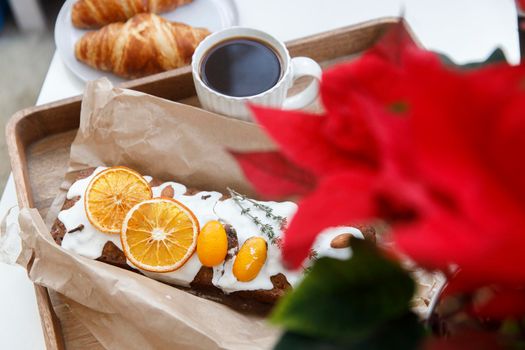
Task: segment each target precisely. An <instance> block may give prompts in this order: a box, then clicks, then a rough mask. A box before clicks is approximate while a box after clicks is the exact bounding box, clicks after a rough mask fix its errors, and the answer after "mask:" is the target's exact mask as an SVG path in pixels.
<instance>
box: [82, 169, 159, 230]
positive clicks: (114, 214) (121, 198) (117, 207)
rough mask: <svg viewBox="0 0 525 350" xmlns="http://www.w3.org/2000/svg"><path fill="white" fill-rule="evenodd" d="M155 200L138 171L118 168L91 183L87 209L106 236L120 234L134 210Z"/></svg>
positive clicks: (90, 217)
mask: <svg viewBox="0 0 525 350" xmlns="http://www.w3.org/2000/svg"><path fill="white" fill-rule="evenodd" d="M151 197H152V193H151V188H150V186H149V184H148V182H147V181H146V179H144V178H143V177H142V176H141V175H140V174H139V173H137V172H136V171H134V170H131V169H129V168H126V167H122V166H117V167H111V168H108V169H105V170H103V171H101V172H100V173H98V174H96V175H95V176H94V177H93V178H92V179H91V181H90V183H89V185H88V187H87V188H86V192H85V195H84V208H85V211H86V216H87V218H88V220H89V222H90V223H91V224H92V225H93V226H95V227H96V228H97V229H99V230H100V231H102V232H105V233H115V234H118V233H120V228H121V227H122V221H123V220H124V217H125V216H126V214H127V213H128V211H129V210H130V209H131V207H133V206H134V205H135V204H137V203H139V202H142V201H144V200H147V199H151Z"/></svg>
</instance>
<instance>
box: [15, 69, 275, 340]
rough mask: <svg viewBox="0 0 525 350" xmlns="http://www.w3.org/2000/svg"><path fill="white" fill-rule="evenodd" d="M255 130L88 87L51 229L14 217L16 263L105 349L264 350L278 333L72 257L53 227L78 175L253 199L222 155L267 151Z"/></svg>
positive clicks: (33, 213)
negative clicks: (95, 170)
mask: <svg viewBox="0 0 525 350" xmlns="http://www.w3.org/2000/svg"><path fill="white" fill-rule="evenodd" d="M273 148H274V146H273V144H272V143H271V142H270V141H269V139H268V138H267V137H266V136H265V135H264V133H263V132H262V131H261V130H260V129H259V128H258V127H257V126H256V125H255V124H252V123H247V122H243V121H239V120H234V119H230V118H226V117H222V116H219V115H216V114H212V113H209V112H206V111H203V110H200V109H197V108H194V107H190V106H186V105H182V104H178V103H175V102H171V101H167V100H163V99H160V98H157V97H154V96H150V95H146V94H142V93H139V92H135V91H130V90H123V89H118V88H114V87H113V86H112V85H111V83H110V82H109V81H108V80H106V79H101V80H98V81H95V82H92V83H90V84H88V86H87V88H86V91H85V94H84V99H83V102H82V109H81V119H80V128H79V130H78V133H77V136H76V138H75V140H74V142H73V144H72V147H71V158H70V166H69V169H68V172H67V174H65V175H66V176H65V178H66V180H65V182H64V183H63V185H62V191H61V194H60V195H59V196H57V198H56V200H55V202H54V204H53V205H52V207H51V208H50V210H49V214H48V217H47V220H46V222H47V224H46V223H44V221H43V219H42V218H41V216H40V215H39V213H38V211H37V210H36V209H27V208H23V209H22V210H21V213H20V216H19V223H20V228H21V238H22V245H23V249H22V253H21V254H20V257H19V259H18V262H19V263H20V264H21V265H22V266H24V267H26V268H27V270H28V274H29V277H30V278H31V280H32V281H34V282H35V283H37V284H40V285H42V286H45V287H47V288H50V289H53V290H55V291H57V292H59V293H60V294H62V295H64V296H65V300H66V301H67V304H68V305H69V307H70V308H71V310H72V311H73V313H74V315H75V316H76V317H77V318H78V319H79V320H80V321H81V322H82V323H83V324H84V325H85V326H86V327H87V328H88V329H89V330H90V331H91V332H92V333H93V335H94V336H95V337H96V338H97V339H98V340H99V341H100V342H101V343H102V345H104V346H105V347H107V348H109V349H267V348H271V347H272V345H273V344H274V342H275V341H276V339H277V337H278V334H279V330H278V329H276V328H273V327H271V326H270V325H269V324H268V323H267V322H266V320H265V319H262V318H257V317H254V316H248V315H244V314H242V313H239V312H237V311H234V310H232V309H230V308H228V307H226V306H224V305H221V304H218V303H216V302H213V301H209V300H206V299H202V298H199V297H196V296H194V295H192V294H189V293H187V292H184V291H182V290H179V289H177V288H174V287H172V286H169V285H166V284H163V283H160V282H158V281H155V280H152V279H149V278H147V277H144V276H141V275H139V274H136V273H133V272H129V271H126V270H123V269H119V268H117V267H114V266H110V265H107V264H104V263H101V262H98V261H94V260H91V259H86V258H84V257H81V256H77V255H75V254H72V253H69V252H68V251H66V250H64V249H62V248H61V247H59V246H58V245H57V244H56V243H55V242H54V241H53V239H52V237H51V235H50V233H49V228H50V226H51V224H52V222H53V221H54V220H55V219H56V217H57V214H58V211H59V210H60V207H61V206H62V204H63V201H64V198H65V193H66V190H67V188H69V186H70V184H71V183H72V182H73V181H74V178H75V176H76V173H77V171H78V170H81V169H85V168H87V167H92V166H101V165H105V166H111V165H126V166H129V167H132V168H134V169H136V170H138V171H139V172H141V173H142V174H148V175H152V176H155V177H157V178H159V179H170V180H171V179H174V180H177V181H180V182H182V183H184V184H186V185H188V186H191V187H195V188H201V189H206V190H211V189H214V190H224V188H225V187H226V186H228V185H229V186H233V187H235V188H238V189H239V190H240V191H244V192H245V193H251V192H252V190H251V188H250V186H249V184H248V183H247V182H246V180H245V179H244V178H243V176H242V172H241V170H240V168H239V167H238V166H237V165H236V163H235V161H234V159H233V158H232V157H231V156H230V155H229V153H228V152H227V150H228V149H232V150H239V151H241V150H261V149H267V150H269V149H273Z"/></svg>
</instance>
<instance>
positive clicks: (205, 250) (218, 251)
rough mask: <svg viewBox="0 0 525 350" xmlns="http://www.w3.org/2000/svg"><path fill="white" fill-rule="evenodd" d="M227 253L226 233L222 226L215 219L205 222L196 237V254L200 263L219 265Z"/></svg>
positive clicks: (210, 265)
mask: <svg viewBox="0 0 525 350" xmlns="http://www.w3.org/2000/svg"><path fill="white" fill-rule="evenodd" d="M227 253H228V235H227V234H226V230H225V229H224V226H223V225H222V224H221V223H220V222H219V221H217V220H212V221H209V222H207V223H206V224H205V225H204V226H203V228H202V229H201V232H200V233H199V237H198V238H197V256H198V257H199V260H200V262H201V264H202V265H204V266H207V267H213V266H216V265H219V264H220V263H222V262H223V261H224V259H225V258H226V254H227Z"/></svg>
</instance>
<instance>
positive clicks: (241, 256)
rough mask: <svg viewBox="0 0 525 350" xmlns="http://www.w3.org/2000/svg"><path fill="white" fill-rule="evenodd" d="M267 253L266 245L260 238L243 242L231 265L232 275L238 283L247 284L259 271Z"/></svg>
mask: <svg viewBox="0 0 525 350" xmlns="http://www.w3.org/2000/svg"><path fill="white" fill-rule="evenodd" d="M267 253H268V243H266V241H265V240H264V239H263V238H262V237H251V238H249V239H247V240H246V242H244V244H243V245H242V247H241V249H239V252H238V253H237V256H236V257H235V261H234V263H233V275H234V276H235V278H237V280H238V281H240V282H249V281H251V280H253V279H255V277H257V275H258V274H259V272H260V271H261V269H262V267H263V266H264V263H265V262H266V257H267Z"/></svg>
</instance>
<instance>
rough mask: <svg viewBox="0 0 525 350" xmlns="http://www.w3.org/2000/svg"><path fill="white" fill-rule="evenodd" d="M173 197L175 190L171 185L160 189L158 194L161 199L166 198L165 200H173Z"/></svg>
mask: <svg viewBox="0 0 525 350" xmlns="http://www.w3.org/2000/svg"><path fill="white" fill-rule="evenodd" d="M174 195H175V190H174V189H173V187H171V185H168V186H166V187H164V188H163V189H162V192H161V193H160V196H161V197H167V198H173V196H174Z"/></svg>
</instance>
